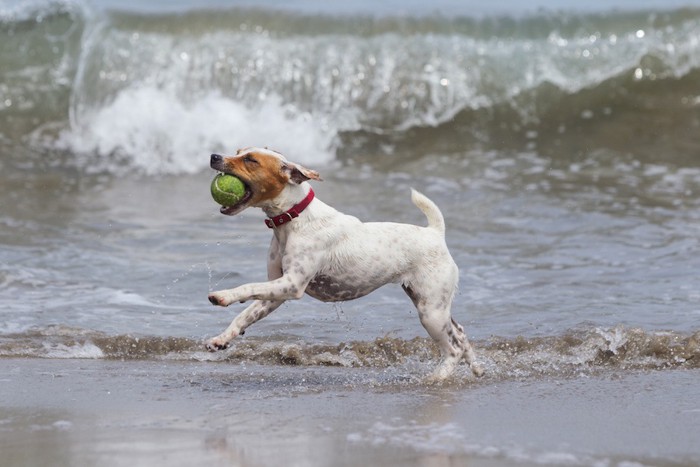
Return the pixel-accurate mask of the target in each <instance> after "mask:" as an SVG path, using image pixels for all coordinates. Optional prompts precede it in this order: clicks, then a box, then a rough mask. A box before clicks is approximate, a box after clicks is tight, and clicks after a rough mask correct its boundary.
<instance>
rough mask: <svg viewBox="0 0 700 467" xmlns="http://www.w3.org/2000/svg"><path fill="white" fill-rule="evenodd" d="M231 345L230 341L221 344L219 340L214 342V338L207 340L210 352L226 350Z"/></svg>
mask: <svg viewBox="0 0 700 467" xmlns="http://www.w3.org/2000/svg"><path fill="white" fill-rule="evenodd" d="M228 346H229V344H228V343H225V344H221V343H219V342H214V341H213V340H211V341H209V342H207V344H206V348H207V350H208V351H209V352H218V351H219V350H225V349H227V348H228Z"/></svg>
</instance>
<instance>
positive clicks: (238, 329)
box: [207, 300, 284, 352]
mask: <svg viewBox="0 0 700 467" xmlns="http://www.w3.org/2000/svg"><path fill="white" fill-rule="evenodd" d="M282 303H284V301H269V300H256V301H254V302H253V303H251V304H250V306H249V307H248V308H246V309H245V310H243V311H242V312H241V313H240V314H239V315H238V316H236V317H235V318H234V320H233V321H231V324H230V325H229V327H227V328H226V330H225V331H224V332H222V333H221V334H219V335H218V336H216V337H213V338H211V339H209V341H207V350H209V351H210V352H215V351H217V350H222V349H225V348H227V347H228V346H229V344H230V343H231V341H232V340H233V339H234V338H236V337H237V336H240V335H241V334H243V332H244V331H245V330H246V328H247V327H248V326H250V325H251V324H253V323H255V322H256V321H258V320H260V319H262V318H264V317H265V316H267V315H269V314H270V313H272V312H273V311H275V310H276V309H277V308H278V307H279V306H280V305H281V304H282Z"/></svg>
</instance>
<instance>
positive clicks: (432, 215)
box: [411, 188, 445, 235]
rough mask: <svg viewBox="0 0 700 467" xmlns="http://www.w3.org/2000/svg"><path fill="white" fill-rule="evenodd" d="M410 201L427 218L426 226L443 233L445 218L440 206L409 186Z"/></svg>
mask: <svg viewBox="0 0 700 467" xmlns="http://www.w3.org/2000/svg"><path fill="white" fill-rule="evenodd" d="M411 201H413V204H415V205H416V207H417V208H418V209H420V210H421V211H423V214H425V217H427V218H428V227H430V228H431V229H435V230H437V231H438V232H440V233H441V234H442V235H445V218H444V217H442V213H441V212H440V208H438V207H437V205H436V204H435V203H433V202H432V201H430V200H429V199H428V197H427V196H425V195H424V194H422V193H419V192H418V191H416V190H414V189H413V188H411Z"/></svg>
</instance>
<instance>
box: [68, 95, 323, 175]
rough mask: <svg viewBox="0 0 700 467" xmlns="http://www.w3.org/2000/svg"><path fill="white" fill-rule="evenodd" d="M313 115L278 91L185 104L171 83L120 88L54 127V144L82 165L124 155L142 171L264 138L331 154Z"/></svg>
mask: <svg viewBox="0 0 700 467" xmlns="http://www.w3.org/2000/svg"><path fill="white" fill-rule="evenodd" d="M322 127H323V125H322V124H321V122H319V121H316V120H314V118H313V117H312V116H311V115H309V114H307V113H303V112H297V111H295V109H294V107H293V106H290V105H283V104H282V103H281V102H280V100H279V99H277V98H274V97H270V98H267V99H266V100H265V101H263V102H262V104H261V105H260V106H259V107H257V108H248V107H246V106H244V105H242V104H240V103H238V102H236V101H234V100H232V99H230V98H227V97H224V96H222V95H221V94H220V93H218V92H217V91H211V92H209V93H208V94H206V95H205V96H204V97H202V98H200V99H197V100H196V101H195V102H193V103H191V104H186V103H185V102H183V101H182V100H181V99H180V98H179V97H178V96H177V95H176V93H175V92H174V91H171V90H167V89H159V88H156V87H152V86H137V87H132V88H127V89H125V90H124V91H122V92H120V93H119V94H118V95H117V97H116V98H115V99H114V100H113V101H112V102H111V103H110V104H107V105H105V106H103V107H100V108H97V109H96V110H94V111H85V112H84V114H83V115H81V116H80V118H79V121H78V122H77V123H75V124H74V125H72V126H71V128H70V129H69V130H66V131H64V132H63V134H62V135H61V137H60V139H59V141H58V143H57V144H58V146H59V147H60V148H61V149H65V150H70V151H73V152H76V153H78V154H79V155H80V158H81V161H80V162H79V165H81V166H82V167H84V168H85V169H86V170H88V171H90V170H91V169H92V170H94V171H105V170H106V171H109V172H118V171H119V170H120V166H123V163H124V161H125V160H126V161H128V166H129V167H130V168H131V169H136V170H139V171H142V172H144V173H146V174H149V175H154V174H164V173H194V172H197V171H199V170H202V169H204V168H206V166H207V161H208V158H207V157H202V154H203V153H204V154H208V153H209V152H216V151H221V152H225V153H226V152H228V153H231V152H235V150H236V149H238V148H241V147H246V146H270V147H272V148H275V149H278V150H280V151H282V152H283V153H285V154H289V155H290V157H292V158H294V160H296V161H298V162H301V163H306V164H316V165H319V164H322V163H324V162H326V161H328V160H331V159H332V158H333V152H332V149H331V139H332V134H330V133H329V132H326V131H324V130H323V129H322Z"/></svg>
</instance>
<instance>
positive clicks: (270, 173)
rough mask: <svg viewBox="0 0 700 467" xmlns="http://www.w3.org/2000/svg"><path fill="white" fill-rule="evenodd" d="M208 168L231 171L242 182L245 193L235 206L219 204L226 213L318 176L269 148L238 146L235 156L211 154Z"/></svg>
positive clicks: (319, 178) (260, 204) (271, 197)
mask: <svg viewBox="0 0 700 467" xmlns="http://www.w3.org/2000/svg"><path fill="white" fill-rule="evenodd" d="M211 168H212V169H214V170H218V171H220V172H224V173H228V174H231V175H235V176H236V177H238V178H239V179H241V181H242V182H243V183H244V184H245V186H246V195H245V196H244V198H243V200H242V201H241V202H239V203H238V204H237V205H236V206H231V207H229V208H222V209H221V212H222V213H224V214H228V215H233V214H238V213H239V212H241V211H242V210H244V209H245V208H247V207H249V206H263V205H265V203H266V202H267V201H270V200H272V199H274V198H276V197H277V196H279V195H280V193H282V190H284V188H285V187H286V186H287V185H288V184H290V183H292V184H297V185H298V184H300V183H303V182H305V181H307V180H319V181H320V180H321V176H320V175H319V173H318V172H316V171H315V170H311V169H307V168H306V167H303V166H301V165H299V164H294V163H292V162H289V161H287V159H285V158H284V156H282V155H281V154H280V153H278V152H275V151H271V150H269V149H260V148H245V149H239V150H238V151H237V152H236V155H235V156H218V155H216V154H212V159H211Z"/></svg>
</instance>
